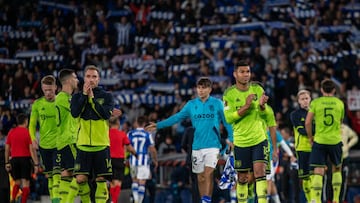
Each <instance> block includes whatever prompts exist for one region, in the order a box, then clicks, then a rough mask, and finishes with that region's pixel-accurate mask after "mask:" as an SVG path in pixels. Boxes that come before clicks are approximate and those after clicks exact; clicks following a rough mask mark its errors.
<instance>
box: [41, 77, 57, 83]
mask: <svg viewBox="0 0 360 203" xmlns="http://www.w3.org/2000/svg"><path fill="white" fill-rule="evenodd" d="M41 84H42V85H56V78H55V77H54V76H53V75H46V76H44V77H43V78H42V79H41Z"/></svg>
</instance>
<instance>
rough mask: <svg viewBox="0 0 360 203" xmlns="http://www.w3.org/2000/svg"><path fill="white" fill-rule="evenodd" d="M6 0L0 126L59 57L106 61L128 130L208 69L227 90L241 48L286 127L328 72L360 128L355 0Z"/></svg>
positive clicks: (0, 43) (218, 91)
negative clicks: (301, 95) (352, 100)
mask: <svg viewBox="0 0 360 203" xmlns="http://www.w3.org/2000/svg"><path fill="white" fill-rule="evenodd" d="M0 5H1V6H0V77H1V79H2V80H1V89H0V104H1V108H0V113H1V123H0V125H1V133H2V135H7V133H8V131H9V130H10V129H11V128H12V127H14V126H15V124H16V121H15V117H16V115H17V114H18V113H20V112H22V113H28V114H29V113H30V109H31V104H32V102H33V101H34V99H37V98H39V97H40V96H41V95H42V93H41V88H40V80H41V78H42V77H43V76H45V75H48V74H53V75H54V76H57V74H58V72H59V70H61V69H62V68H70V69H73V70H76V72H77V75H78V76H82V71H83V69H84V67H85V66H86V65H90V64H93V65H96V66H97V67H99V68H100V70H101V81H100V84H101V85H102V86H104V87H105V89H106V90H108V91H111V92H112V93H113V95H114V98H115V99H116V103H117V104H118V106H119V107H120V108H121V109H122V111H123V115H122V118H121V126H122V129H123V130H124V131H128V129H131V128H132V123H133V122H134V121H135V119H136V118H137V117H138V116H140V115H147V116H148V120H149V121H154V122H155V121H160V120H163V119H164V118H167V117H169V116H170V115H172V114H174V113H176V112H178V111H179V109H181V108H182V106H183V105H184V104H185V103H186V102H187V100H189V99H190V98H193V97H194V96H195V91H194V89H193V88H194V86H195V81H196V79H197V78H198V77H200V76H207V77H210V78H211V79H212V81H213V82H214V84H213V90H212V94H213V95H214V96H217V97H220V98H221V97H222V94H223V92H224V90H225V89H226V88H228V87H229V86H230V85H232V84H233V83H234V81H233V69H234V65H235V64H236V63H237V62H238V61H239V60H246V61H247V62H248V63H249V64H250V66H251V70H252V73H253V74H252V76H253V80H256V81H260V82H261V83H262V84H263V86H264V89H265V91H266V94H267V95H268V96H269V100H270V101H269V103H270V105H271V106H272V107H273V109H274V112H275V114H276V120H277V124H278V127H279V129H286V128H288V129H292V125H291V122H290V116H289V115H290V112H292V111H293V110H294V109H295V108H296V107H297V105H298V103H297V98H296V94H297V92H298V91H299V90H302V89H308V90H309V91H310V92H311V93H312V95H311V96H312V98H317V97H319V96H320V94H321V93H320V82H321V80H323V79H325V78H329V79H332V80H333V81H334V82H335V83H336V84H337V88H338V96H339V97H340V98H341V99H342V100H343V101H344V102H345V104H346V105H347V110H348V111H347V114H346V118H345V123H347V124H348V125H350V126H351V127H352V129H353V130H355V131H356V133H357V134H358V135H360V108H359V107H360V104H358V105H354V104H351V105H350V104H349V102H348V101H349V100H348V97H349V95H351V94H355V93H356V94H359V93H358V91H359V88H360V82H359V81H360V52H359V45H360V18H359V16H360V3H359V2H358V1H355V0H337V1H328V0H321V1H305V0H269V1H260V0H256V1H250V0H241V1H236V0H229V1H224V0H185V1H180V0H157V1H151V0H149V1H146V0H107V1H96V0H92V1H84V2H83V1H76V0H73V1H62V0H59V1H47V0H41V1H25V2H24V1H20V0H13V1H2V2H0ZM82 82H83V81H81V80H80V85H82ZM357 102H360V101H359V99H358V101H357ZM187 127H188V123H186V122H183V123H180V124H176V125H174V126H173V127H172V128H166V129H163V130H160V131H158V132H157V134H156V136H155V143H156V146H157V147H158V146H159V145H160V143H162V142H163V141H164V140H165V138H166V137H169V135H171V138H172V139H173V144H174V145H175V151H176V152H178V153H180V152H181V139H182V136H183V134H184V132H185V129H186V128H187ZM291 134H292V133H290V137H289V138H288V141H289V142H291V138H292V136H291ZM355 148H356V149H360V145H359V144H358V145H357V146H355ZM2 168H4V167H2ZM289 174H290V173H289ZM290 175H291V174H290ZM283 184H285V183H283ZM282 192H283V193H285V192H284V191H282ZM282 198H286V195H285V196H282Z"/></svg>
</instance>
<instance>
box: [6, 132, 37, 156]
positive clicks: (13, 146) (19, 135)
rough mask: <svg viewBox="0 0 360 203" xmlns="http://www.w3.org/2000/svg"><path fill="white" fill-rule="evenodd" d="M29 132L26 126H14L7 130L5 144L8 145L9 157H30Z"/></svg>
mask: <svg viewBox="0 0 360 203" xmlns="http://www.w3.org/2000/svg"><path fill="white" fill-rule="evenodd" d="M31 143H32V142H31V138H30V133H29V130H28V129H27V128H24V127H16V128H13V129H11V130H10V131H9V133H8V136H7V138H6V144H8V145H9V146H10V156H11V157H31V154H30V149H29V145H30V144H31Z"/></svg>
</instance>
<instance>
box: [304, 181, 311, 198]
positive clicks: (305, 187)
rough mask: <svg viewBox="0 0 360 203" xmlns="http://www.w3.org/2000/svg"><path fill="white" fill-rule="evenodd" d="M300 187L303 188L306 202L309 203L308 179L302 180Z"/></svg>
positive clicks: (309, 186) (309, 185) (309, 184)
mask: <svg viewBox="0 0 360 203" xmlns="http://www.w3.org/2000/svg"><path fill="white" fill-rule="evenodd" d="M302 187H303V190H304V194H305V197H306V201H307V202H310V201H311V195H310V188H311V182H310V178H309V177H307V178H304V179H303V180H302Z"/></svg>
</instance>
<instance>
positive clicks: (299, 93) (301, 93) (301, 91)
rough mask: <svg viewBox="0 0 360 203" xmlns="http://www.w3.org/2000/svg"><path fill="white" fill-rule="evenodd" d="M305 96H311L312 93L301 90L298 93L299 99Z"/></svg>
mask: <svg viewBox="0 0 360 203" xmlns="http://www.w3.org/2000/svg"><path fill="white" fill-rule="evenodd" d="M303 94H307V95H309V96H311V93H310V91H309V90H300V91H299V92H298V93H297V95H296V97H297V98H298V99H299V97H300V95H303Z"/></svg>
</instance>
